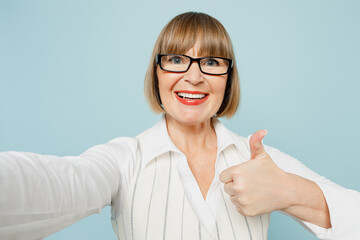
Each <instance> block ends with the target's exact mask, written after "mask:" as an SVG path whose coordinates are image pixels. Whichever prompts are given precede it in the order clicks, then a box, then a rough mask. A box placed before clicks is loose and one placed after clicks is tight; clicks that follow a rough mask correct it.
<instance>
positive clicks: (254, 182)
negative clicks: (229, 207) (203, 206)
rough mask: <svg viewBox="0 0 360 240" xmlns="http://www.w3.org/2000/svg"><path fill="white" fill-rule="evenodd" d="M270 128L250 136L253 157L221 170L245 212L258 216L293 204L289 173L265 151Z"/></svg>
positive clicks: (229, 192) (233, 197) (232, 198)
mask: <svg viewBox="0 0 360 240" xmlns="http://www.w3.org/2000/svg"><path fill="white" fill-rule="evenodd" d="M266 134H267V131H266V130H259V131H257V132H255V133H254V134H253V135H252V136H251V138H250V142H249V144H250V151H251V159H250V161H247V162H244V163H241V164H239V165H236V166H233V167H230V168H228V169H226V170H224V171H223V172H222V173H221V174H220V181H221V182H223V183H224V184H225V185H224V190H225V192H226V193H228V194H229V195H230V199H231V201H232V203H233V204H234V205H235V206H236V208H237V210H238V212H239V213H241V214H242V215H244V216H256V215H261V214H265V213H269V212H272V211H275V210H279V209H283V208H286V207H289V202H290V201H289V196H288V195H289V194H288V192H289V189H288V188H287V186H286V183H287V178H288V176H287V173H286V172H284V171H283V170H281V169H280V168H279V167H278V166H277V165H276V164H275V163H274V161H273V160H272V159H271V157H270V156H269V155H268V154H267V153H266V152H265V150H264V146H263V144H262V142H261V141H262V139H263V138H264V137H265V135H266Z"/></svg>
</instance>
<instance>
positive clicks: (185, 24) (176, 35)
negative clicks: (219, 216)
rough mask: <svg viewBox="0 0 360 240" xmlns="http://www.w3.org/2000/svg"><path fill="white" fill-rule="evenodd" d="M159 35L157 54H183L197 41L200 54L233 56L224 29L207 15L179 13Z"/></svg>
mask: <svg viewBox="0 0 360 240" xmlns="http://www.w3.org/2000/svg"><path fill="white" fill-rule="evenodd" d="M161 35H162V38H161V39H159V40H160V41H159V45H158V46H159V49H158V54H185V53H186V52H187V51H189V49H191V48H192V47H193V46H194V45H195V43H196V42H199V47H200V49H199V53H198V54H199V55H200V56H211V57H224V58H230V59H232V58H233V56H232V47H231V45H230V46H229V44H228V43H229V42H230V38H229V36H228V34H227V32H226V30H225V29H224V27H223V26H222V24H221V23H220V22H219V21H217V20H216V19H215V18H213V17H211V16H209V15H205V14H199V13H192V14H188V15H185V16H181V15H180V16H178V18H175V19H173V20H172V21H170V22H169V23H168V25H166V26H165V28H164V29H163V33H162V34H161Z"/></svg>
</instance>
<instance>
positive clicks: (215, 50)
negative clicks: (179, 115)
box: [144, 12, 240, 118]
mask: <svg viewBox="0 0 360 240" xmlns="http://www.w3.org/2000/svg"><path fill="white" fill-rule="evenodd" d="M196 41H199V42H200V49H199V55H204V56H205V55H207V56H216V57H224V58H230V59H232V60H233V67H232V69H231V71H230V73H229V74H228V79H227V82H226V88H225V94H224V99H223V102H222V104H221V106H220V108H219V109H218V111H217V113H216V117H227V118H230V117H232V116H233V115H234V114H235V112H236V110H237V108H238V106H239V103H240V83H239V74H238V71H237V67H236V62H235V55H234V51H233V47H232V43H231V39H230V37H229V35H228V33H227V32H226V30H225V28H224V26H223V25H222V24H221V23H220V22H219V21H218V20H216V19H215V18H213V17H211V16H209V15H207V14H205V13H198V12H186V13H183V14H180V15H178V16H176V17H174V18H173V19H172V20H171V21H170V22H169V23H168V24H167V25H166V26H165V27H164V28H163V30H162V31H161V33H160V35H159V37H158V39H157V41H156V43H155V46H154V50H153V53H152V56H151V60H150V63H149V67H148V69H147V72H146V76H145V86H144V92H145V97H146V99H147V100H148V102H149V104H150V107H151V109H152V110H153V111H154V112H155V113H163V112H164V110H163V108H162V106H161V99H160V94H159V88H158V79H157V75H156V67H157V65H156V55H157V54H167V53H174V54H184V53H186V52H187V51H188V50H189V49H191V48H192V47H193V46H194V44H195V42H196Z"/></svg>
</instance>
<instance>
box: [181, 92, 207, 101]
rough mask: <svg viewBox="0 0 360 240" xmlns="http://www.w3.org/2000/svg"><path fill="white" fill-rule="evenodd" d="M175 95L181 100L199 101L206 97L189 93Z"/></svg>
mask: <svg viewBox="0 0 360 240" xmlns="http://www.w3.org/2000/svg"><path fill="white" fill-rule="evenodd" d="M177 95H179V96H180V97H182V98H191V99H201V98H204V97H205V96H206V95H205V94H191V93H183V92H178V93H177Z"/></svg>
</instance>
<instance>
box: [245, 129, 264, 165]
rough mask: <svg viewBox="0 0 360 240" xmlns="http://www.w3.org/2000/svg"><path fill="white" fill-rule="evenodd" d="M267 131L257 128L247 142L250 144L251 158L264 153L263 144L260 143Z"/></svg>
mask: <svg viewBox="0 0 360 240" xmlns="http://www.w3.org/2000/svg"><path fill="white" fill-rule="evenodd" d="M267 133H268V131H267V130H258V131H256V132H255V133H254V134H253V135H252V136H251V137H250V141H249V144H250V152H251V159H254V158H256V157H258V156H261V155H263V154H266V152H265V149H264V145H263V144H262V140H263V138H264V137H265V136H266V134H267Z"/></svg>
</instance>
